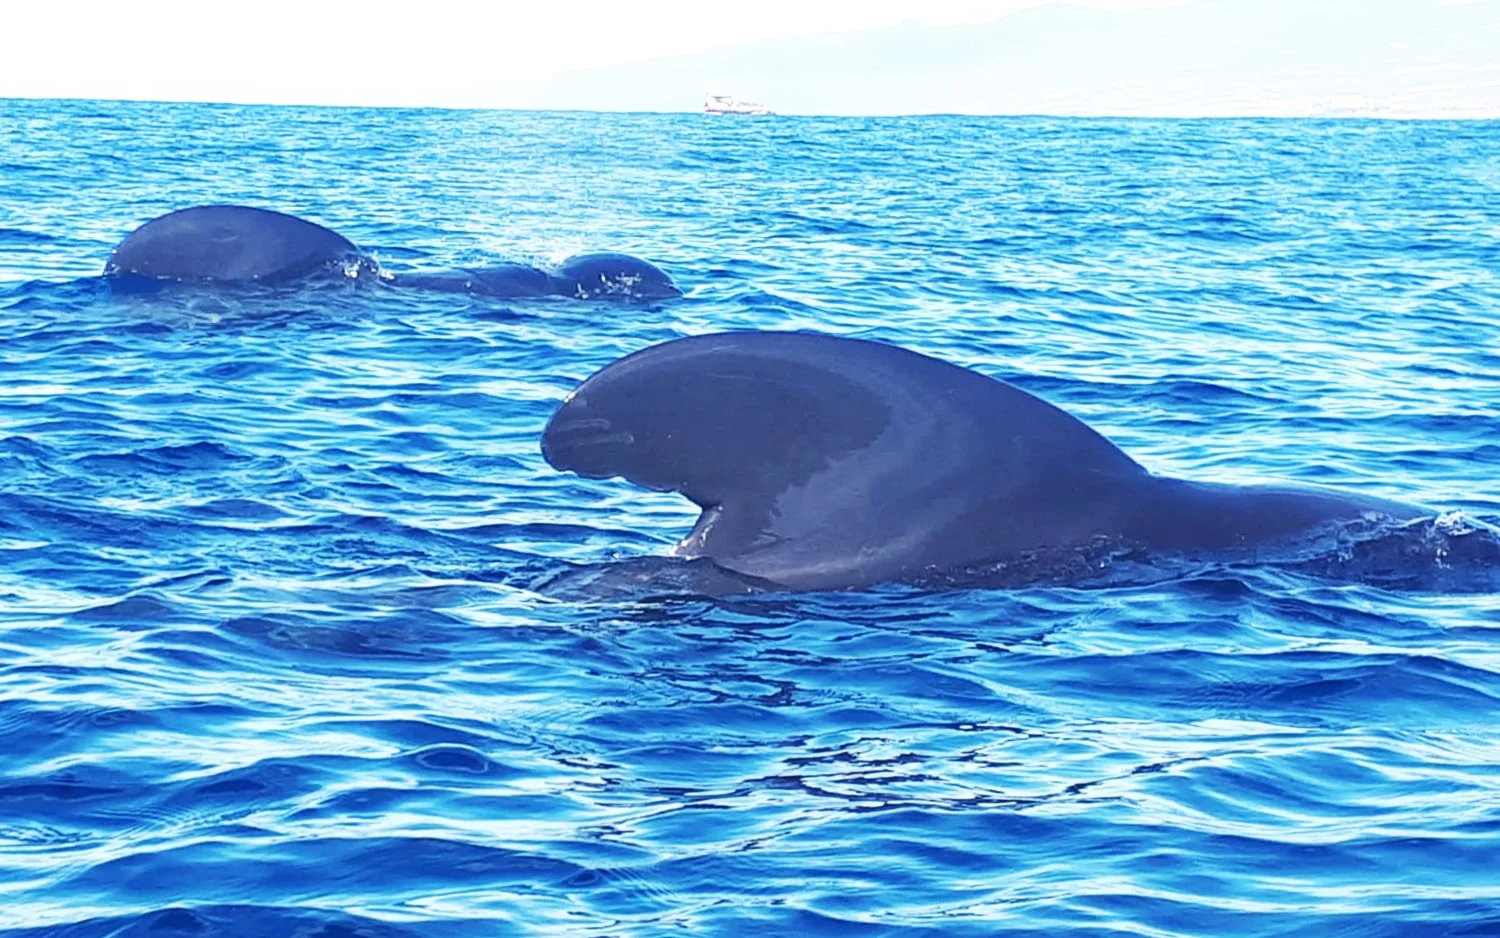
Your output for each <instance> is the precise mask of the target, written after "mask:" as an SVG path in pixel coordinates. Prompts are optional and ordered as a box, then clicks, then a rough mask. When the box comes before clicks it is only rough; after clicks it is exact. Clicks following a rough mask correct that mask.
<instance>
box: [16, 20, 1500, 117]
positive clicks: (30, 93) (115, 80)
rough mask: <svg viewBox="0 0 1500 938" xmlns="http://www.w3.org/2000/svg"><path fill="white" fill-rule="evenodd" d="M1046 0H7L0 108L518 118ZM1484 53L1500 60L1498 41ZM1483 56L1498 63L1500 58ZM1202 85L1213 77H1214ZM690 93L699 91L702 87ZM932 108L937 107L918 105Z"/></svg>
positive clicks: (938, 105)
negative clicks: (263, 108) (586, 91)
mask: <svg viewBox="0 0 1500 938" xmlns="http://www.w3.org/2000/svg"><path fill="white" fill-rule="evenodd" d="M1190 2H1191V3H1215V2H1219V0H1075V3H1074V5H1077V6H1087V7H1093V8H1096V9H1107V10H1114V11H1146V10H1149V9H1153V8H1154V9H1160V8H1164V7H1177V6H1182V5H1185V4H1187V3H1190ZM1303 2H1304V3H1306V4H1310V5H1311V4H1318V3H1320V2H1325V0H1303ZM1368 2H1369V3H1370V4H1372V5H1380V4H1382V3H1389V2H1392V0H1368ZM1427 2H1431V3H1447V4H1453V3H1471V2H1492V0H1427ZM1046 3H1047V0H987V2H986V0H858V2H853V0H822V2H820V0H748V2H743V3H736V2H719V3H692V4H686V3H681V2H660V0H634V2H630V0H546V2H542V0H526V2H498V3H490V4H487V5H486V4H482V3H478V2H473V0H468V2H455V0H423V2H421V3H400V4H397V3H389V2H379V0H363V2H358V3H339V4H331V3H327V2H320V0H248V2H247V0H239V2H215V0H137V2H133V3H126V2H116V3H95V2H87V3H85V2H79V0H48V2H34V3H33V2H20V3H17V4H15V5H13V6H12V8H11V9H9V10H7V13H6V27H7V33H8V34H9V36H11V37H12V41H10V42H8V43H6V46H7V49H6V55H5V56H4V57H3V58H0V97H79V98H138V99H161V100H190V101H233V102H252V103H275V104H367V105H419V106H451V107H526V106H529V105H533V104H535V103H537V102H538V101H544V100H545V95H543V96H540V97H539V92H540V91H541V90H542V89H544V87H545V86H547V85H548V83H549V82H550V81H551V80H552V79H553V78H554V77H555V76H557V75H559V74H561V73H568V72H574V71H576V70H579V69H588V68H598V67H600V66H609V65H617V64H620V63H627V62H637V61H642V60H651V59H663V58H669V57H676V56H682V55H686V54H691V53H695V52H702V51H703V50H707V49H712V48H714V47H717V46H724V45H727V44H733V43H743V42H748V41H753V40H760V39H766V38H769V37H774V36H782V35H790V34H801V35H807V34H817V33H831V32H847V31H855V30H861V29H870V28H872V27H883V26H893V25H895V24H899V23H904V22H913V21H915V22H919V23H921V24H923V25H928V26H944V25H952V24H962V23H979V22H985V21H992V20H995V19H997V18H1000V17H1002V16H1005V15H1007V14H1011V13H1015V12H1017V11H1020V10H1023V9H1027V8H1030V7H1038V6H1044V5H1046ZM1133 15H1143V14H1133ZM21 37H24V38H21ZM18 40H19V41H18ZM1494 47H1495V49H1496V50H1500V36H1497V37H1495V45H1494ZM1496 57H1497V60H1500V51H1497V53H1496ZM1205 80H1208V81H1212V76H1211V75H1210V76H1206V78H1205ZM731 90H735V89H731ZM751 90H753V89H747V90H746V91H744V92H742V93H746V94H749V92H750V91H751ZM693 93H694V95H695V96H696V95H698V94H701V89H693ZM942 106H943V102H941V101H934V102H933V104H932V107H931V108H929V109H942ZM1167 109H1168V110H1170V108H1169V107H1168V108H1167Z"/></svg>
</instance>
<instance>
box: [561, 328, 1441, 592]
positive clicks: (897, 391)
mask: <svg viewBox="0 0 1500 938" xmlns="http://www.w3.org/2000/svg"><path fill="white" fill-rule="evenodd" d="M541 447H542V454H543V456H544V458H545V459H546V460H547V462H548V463H550V464H551V465H552V466H553V467H554V468H557V469H559V470H564V471H572V472H576V473H578V474H580V475H583V476H587V477H590V478H608V477H613V476H619V477H622V478H624V479H626V480H628V481H631V482H634V483H636V484H638V485H642V486H644V487H646V488H650V489H657V490H663V491H672V492H679V493H681V494H682V495H684V496H686V497H687V498H688V499H690V500H691V501H692V502H694V503H695V504H697V505H698V506H699V507H700V508H701V509H702V510H703V511H702V514H701V515H700V517H699V519H698V522H697V524H696V525H695V526H694V528H693V530H692V532H691V533H690V534H689V535H688V536H687V537H686V538H685V539H684V540H683V541H682V542H681V543H680V544H678V545H677V547H676V548H675V549H674V553H675V554H676V555H677V556H679V557H683V558H689V559H696V558H708V559H710V560H712V561H713V562H714V563H716V564H718V565H720V566H722V567H724V568H725V569H727V570H729V571H732V572H734V573H736V574H740V575H743V576H747V577H754V578H757V579H759V580H765V581H769V582H771V583H774V584H778V585H780V586H782V587H786V588H790V589H845V588H854V587H862V586H868V585H872V584H876V583H881V582H896V581H899V582H915V583H920V582H931V581H933V579H934V575H938V576H941V575H942V574H943V573H944V572H945V571H951V570H958V569H964V568H974V567H977V566H980V565H986V564H997V563H998V564H1004V563H1007V562H1015V561H1024V560H1026V558H1029V557H1034V556H1036V555H1037V554H1039V553H1047V552H1064V551H1074V552H1080V551H1087V550H1089V549H1091V548H1092V547H1094V546H1096V545H1098V544H1100V543H1109V544H1120V545H1125V546H1128V547H1130V548H1133V549H1134V548H1140V549H1144V550H1147V551H1152V552H1170V553H1176V554H1187V555H1193V554H1197V555H1214V556H1223V555H1233V554H1236V553H1237V552H1238V553H1245V554H1254V552H1256V551H1259V550H1262V549H1265V548H1272V547H1274V546H1276V545H1278V544H1284V543H1287V542H1288V541H1290V540H1294V539H1296V538H1298V537H1302V536H1306V535H1307V534H1309V532H1313V531H1316V530H1319V529H1321V528H1322V527H1323V526H1326V525H1337V524H1342V523H1355V522H1367V521H1375V522H1382V523H1392V524H1394V523H1396V522H1404V521H1408V520H1411V519H1415V518H1418V517H1423V516H1428V515H1430V514H1431V513H1430V512H1426V511H1424V510H1422V509H1419V508H1416V507H1414V506H1410V505H1405V504H1401V503H1398V502H1391V501H1385V500H1381V499H1375V498H1367V497H1362V496H1359V495H1351V494H1345V493H1339V492H1334V491H1328V490H1321V489H1316V488H1301V487H1291V486H1287V487H1281V486H1235V485H1223V484H1215V483H1200V482H1190V481H1185V480H1181V479H1171V478H1165V477H1161V476H1155V475H1152V474H1151V473H1149V472H1147V471H1146V470H1145V469H1144V468H1143V467H1142V466H1141V465H1140V464H1138V463H1136V462H1135V461H1134V460H1133V459H1131V458H1130V457H1129V456H1127V455H1126V454H1125V453H1124V452H1122V451H1121V450H1120V449H1119V448H1118V447H1116V446H1115V445H1114V444H1113V443H1111V442H1109V440H1107V439H1105V438H1104V437H1103V436H1101V435H1100V434H1098V433H1097V432H1095V431H1094V430H1092V429H1090V428H1089V427H1088V426H1087V425H1085V424H1084V423H1083V422H1082V421H1080V420H1078V419H1077V418H1075V417H1073V416H1072V415H1070V414H1068V413H1067V412H1065V411H1063V410H1061V409H1059V408H1057V407H1055V406H1053V405H1052V404H1049V403H1047V402H1046V401H1043V400H1041V399H1040V398H1037V397H1034V396H1032V395H1031V394H1028V393H1027V392H1025V391H1022V390H1021V389H1019V388H1017V387H1014V386H1013V385H1010V384H1007V383H1005V382H1003V381H999V380H996V379H993V378H989V377H986V376H984V375H981V374H979V373H978V372H974V371H970V370H968V369H966V368H961V367H958V366H956V365H952V364H948V363H946V362H942V361H939V360H937V359H934V358H929V357H927V356H925V355H920V354H918V353H916V352H911V351H907V350H905V349H901V348H897V347H895V346H892V345H886V344H883V343H879V342H871V341H865V340H859V339H849V338H838V337H834V336H827V335H816V334H811V333H789V332H781V333H778V332H732V333H723V334H718V335H704V336H694V337H691V338H685V339H677V340H674V341H671V342H666V343H664V344H661V345H657V346H653V347H651V348H648V349H645V350H643V351H640V352H636V353H635V354H633V355H628V356H626V357H624V358H622V359H620V360H618V361H616V362H614V363H613V364H610V365H608V366H606V367H605V368H603V369H602V370H600V371H599V372H598V373H596V374H595V375H593V376H592V377H590V378H589V379H588V380H586V381H584V382H583V383H582V384H581V385H579V387H578V388H577V389H576V390H575V391H574V392H573V393H572V394H571V395H570V396H569V397H568V398H567V400H566V401H565V402H564V403H563V404H562V406H560V407H559V408H558V410H557V411H556V413H554V414H553V416H552V418H551V420H550V421H549V422H548V424H547V427H546V430H545V431H544V432H543V434H542V441H541Z"/></svg>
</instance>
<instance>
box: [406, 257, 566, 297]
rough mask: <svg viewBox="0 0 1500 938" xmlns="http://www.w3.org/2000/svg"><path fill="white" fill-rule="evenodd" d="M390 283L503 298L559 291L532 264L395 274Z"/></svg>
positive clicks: (444, 291)
mask: <svg viewBox="0 0 1500 938" xmlns="http://www.w3.org/2000/svg"><path fill="white" fill-rule="evenodd" d="M391 282H392V283H395V284H396V285H397V286H402V287H417V288H420V289H423V290H438V291H441V292H443V293H472V294H475V295H477V296H494V297H501V298H520V297H528V296H551V295H553V294H554V293H556V292H557V291H556V290H555V289H554V288H553V283H552V278H551V277H550V276H548V275H547V272H546V271H544V270H538V269H537V268H535V267H532V266H530V265H529V264H496V265H495V266H493V267H480V268H472V269H460V270H443V271H438V272H435V273H425V272H420V271H419V272H417V273H409V274H407V273H402V274H396V275H394V276H393V277H392V278H391Z"/></svg>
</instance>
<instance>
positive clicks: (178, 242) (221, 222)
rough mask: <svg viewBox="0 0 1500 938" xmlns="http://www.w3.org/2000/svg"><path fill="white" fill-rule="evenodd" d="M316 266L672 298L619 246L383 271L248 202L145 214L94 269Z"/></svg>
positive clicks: (188, 272)
mask: <svg viewBox="0 0 1500 938" xmlns="http://www.w3.org/2000/svg"><path fill="white" fill-rule="evenodd" d="M320 270H327V271H338V272H340V273H341V274H342V275H343V276H345V277H348V278H351V279H354V278H360V279H363V278H369V279H377V280H380V281H382V282H384V283H386V284H389V285H392V286H397V287H406V288H414V289H420V290H429V291H434V292H439V293H467V294H471V295H475V296H486V297H493V298H497V299H521V298H528V297H543V296H562V297H571V298H574V299H623V300H659V299H668V298H671V297H676V296H681V295H682V291H681V290H679V289H678V288H677V285H676V284H675V283H673V282H672V278H671V277H669V276H667V274H666V273H665V272H663V271H662V270H661V269H660V268H658V267H657V266H655V265H654V264H652V263H650V262H649V261H645V260H642V259H641V258H638V257H633V256H631V255H629V254H619V253H597V254H580V255H577V256H575V257H571V258H569V259H567V260H565V261H563V263H562V264H561V265H560V266H559V267H558V268H557V270H556V271H554V272H551V273H549V272H547V271H544V270H540V269H538V268H536V267H532V266H530V265H528V264H517V263H500V264H494V265H491V266H487V267H477V268H465V269H459V270H438V271H420V270H419V271H407V272H400V273H392V272H390V271H386V270H383V269H381V267H380V265H379V264H378V263H377V262H376V261H375V260H374V259H373V258H371V257H369V256H367V255H365V254H364V253H363V252H361V251H360V249H359V248H358V247H356V246H355V244H354V242H352V241H350V240H349V239H348V238H346V237H344V236H343V235H341V234H339V233H338V232H336V231H333V230H332V229H329V228H325V227H323V226H322V225H319V224H317V223H315V222H310V221H307V220H306V219H303V218H298V217H297V216H295V215H288V214H286V213H284V212H276V211H272V210H270V209H264V208H256V207H253V206H248V205H195V206H192V207H190V208H183V209H178V210H176V211H174V212H168V213H167V214H165V215H161V216H159V217H157V218H153V219H151V220H150V221H148V222H146V223H144V224H142V225H141V226H140V227H139V228H137V229H135V230H134V231H132V232H131V233H130V234H128V235H126V237H125V238H124V240H122V241H121V242H120V243H119V244H118V245H116V246H115V249H114V250H113V251H111V252H110V255H109V260H108V261H107V262H106V263H105V265H104V276H105V277H106V278H109V279H110V280H113V281H115V282H117V283H122V284H124V283H130V282H136V283H150V282H152V281H156V282H166V281H175V282H178V283H198V284H213V283H226V284H239V283H263V284H274V285H281V284H286V283H290V282H293V281H297V280H299V279H301V278H306V277H308V276H310V275H312V274H315V273H317V272H318V271H320Z"/></svg>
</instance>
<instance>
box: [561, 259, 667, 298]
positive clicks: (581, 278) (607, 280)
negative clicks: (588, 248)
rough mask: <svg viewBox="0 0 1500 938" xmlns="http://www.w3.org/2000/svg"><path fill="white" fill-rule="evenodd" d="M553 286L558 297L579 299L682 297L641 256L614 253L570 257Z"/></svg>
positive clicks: (664, 274)
mask: <svg viewBox="0 0 1500 938" xmlns="http://www.w3.org/2000/svg"><path fill="white" fill-rule="evenodd" d="M552 284H553V290H554V292H556V293H557V294H558V295H560V296H573V297H577V298H579V299H599V298H601V297H607V298H626V299H647V300H658V299H666V298H668V297H673V296H681V295H682V291H681V290H679V289H678V288H677V284H675V283H673V282H672V278H671V277H668V276H667V275H666V273H664V272H663V271H662V270H661V268H659V267H657V266H656V265H654V264H651V263H649V262H647V261H643V260H641V259H640V258H639V257H632V256H631V255H629V254H617V253H613V252H600V253H596V254H579V255H576V256H574V257H570V258H568V259H567V260H565V261H563V262H562V264H561V265H560V266H559V267H558V268H557V270H556V271H555V272H554V273H553V274H552Z"/></svg>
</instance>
